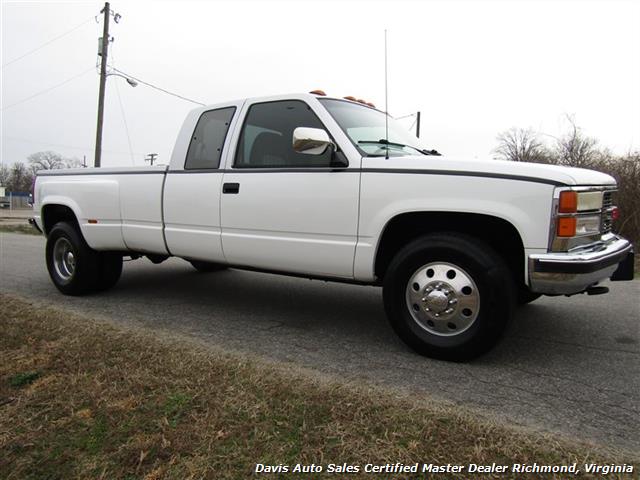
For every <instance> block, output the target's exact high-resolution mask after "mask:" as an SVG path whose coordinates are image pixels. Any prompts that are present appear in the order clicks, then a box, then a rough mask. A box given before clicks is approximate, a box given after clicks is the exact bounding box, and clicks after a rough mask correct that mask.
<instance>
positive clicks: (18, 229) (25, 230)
mask: <svg viewBox="0 0 640 480" xmlns="http://www.w3.org/2000/svg"><path fill="white" fill-rule="evenodd" d="M0 232H5V233H22V234H25V235H42V234H41V233H40V232H39V231H38V230H36V229H35V228H33V227H32V226H31V225H29V224H28V223H26V224H22V223H20V224H1V223H0Z"/></svg>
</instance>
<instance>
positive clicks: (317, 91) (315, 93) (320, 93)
mask: <svg viewBox="0 0 640 480" xmlns="http://www.w3.org/2000/svg"><path fill="white" fill-rule="evenodd" d="M309 93H311V94H312V95H320V96H321V97H326V96H327V94H326V93H324V90H320V89H318V90H311V91H310V92H309Z"/></svg>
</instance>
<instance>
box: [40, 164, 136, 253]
mask: <svg viewBox="0 0 640 480" xmlns="http://www.w3.org/2000/svg"><path fill="white" fill-rule="evenodd" d="M36 189H37V190H36V199H38V204H36V205H35V208H34V210H35V211H37V212H42V208H43V207H45V206H46V205H63V206H66V207H69V208H70V209H71V210H72V211H73V212H74V214H75V216H76V218H77V220H78V224H79V225H80V230H81V232H82V235H83V236H84V238H85V240H86V241H87V243H88V244H89V246H90V247H91V248H94V249H96V250H123V249H124V248H125V244H124V241H123V239H122V230H121V222H120V218H121V217H120V194H119V185H118V178H117V175H100V176H95V177H91V176H87V175H77V176H76V175H61V176H39V177H38V181H37V183H36ZM89 219H91V220H92V221H94V220H95V221H96V223H89V222H88V220H89Z"/></svg>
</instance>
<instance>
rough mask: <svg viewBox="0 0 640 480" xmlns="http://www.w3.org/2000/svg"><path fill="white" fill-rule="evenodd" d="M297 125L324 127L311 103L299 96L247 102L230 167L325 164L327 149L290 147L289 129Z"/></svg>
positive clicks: (327, 158) (326, 163) (290, 136)
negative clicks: (307, 150) (319, 151)
mask: <svg viewBox="0 0 640 480" xmlns="http://www.w3.org/2000/svg"><path fill="white" fill-rule="evenodd" d="M297 127H312V128H322V129H324V128H325V127H324V125H322V122H321V121H320V119H319V118H318V117H317V116H316V115H315V113H313V111H312V110H311V107H309V105H307V104H306V103H305V102H303V101H301V100H284V101H278V102H267V103H255V104H253V105H251V107H250V108H249V111H248V112H247V116H246V119H245V121H244V126H243V127H242V133H241V134H240V139H239V140H238V149H237V150H236V159H235V163H234V167H236V168H277V167H289V168H302V167H328V166H329V165H330V164H331V151H330V150H329V149H327V151H326V152H325V153H323V154H322V155H307V154H304V153H297V152H295V151H294V150H293V147H292V144H293V131H294V130H295V129H296V128H297Z"/></svg>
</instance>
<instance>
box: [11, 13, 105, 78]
mask: <svg viewBox="0 0 640 480" xmlns="http://www.w3.org/2000/svg"><path fill="white" fill-rule="evenodd" d="M93 18H94V17H93V16H91V17H89V18H87V19H86V20H85V21H83V22H82V23H80V24H79V25H76V26H75V27H73V28H72V29H70V30H67V31H66V32H64V33H61V34H60V35H58V36H57V37H54V38H52V39H51V40H48V41H46V42H45V43H43V44H42V45H40V46H39V47H36V48H34V49H33V50H29V51H28V52H26V53H23V54H22V55H20V56H19V57H16V58H14V59H13V60H10V61H8V62H7V63H5V64H3V65H2V68H4V67H6V66H7V65H11V64H12V63H15V62H17V61H18V60H22V59H23V58H24V57H27V56H29V55H31V54H32V53H35V52H37V51H38V50H40V49H42V48H44V47H46V46H47V45H49V44H51V43H53V42H55V41H56V40H59V39H61V38H62V37H66V36H67V35H69V34H70V33H71V32H74V31H75V30H77V29H79V28H80V27H82V26H83V25H84V24H85V23H87V22H89V21H90V20H92V19H93Z"/></svg>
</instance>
